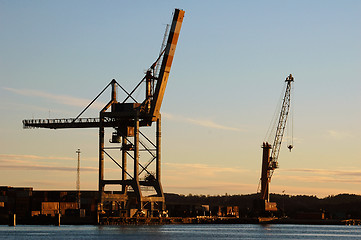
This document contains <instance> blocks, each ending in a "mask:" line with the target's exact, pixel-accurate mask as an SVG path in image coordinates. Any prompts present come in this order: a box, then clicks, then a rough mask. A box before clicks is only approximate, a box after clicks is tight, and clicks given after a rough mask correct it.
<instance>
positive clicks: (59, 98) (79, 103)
mask: <svg viewBox="0 0 361 240" xmlns="http://www.w3.org/2000/svg"><path fill="white" fill-rule="evenodd" d="M3 89H5V90H6V91H9V92H12V93H15V94H18V95H21V96H28V97H38V98H42V99H46V100H50V101H53V102H55V103H58V104H63V105H68V106H74V107H82V108H83V107H85V106H87V105H88V104H89V103H90V101H91V100H89V99H85V98H76V97H72V96H68V95H57V94H53V93H47V92H42V91H38V90H32V89H15V88H8V87H4V88H3ZM104 106H105V103H101V102H94V103H93V104H92V106H91V107H92V108H96V109H101V108H103V107H104Z"/></svg>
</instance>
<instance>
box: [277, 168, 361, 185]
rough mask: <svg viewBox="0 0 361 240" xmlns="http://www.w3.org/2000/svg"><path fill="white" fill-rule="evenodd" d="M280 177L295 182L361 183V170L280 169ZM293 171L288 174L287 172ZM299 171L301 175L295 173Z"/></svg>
mask: <svg viewBox="0 0 361 240" xmlns="http://www.w3.org/2000/svg"><path fill="white" fill-rule="evenodd" d="M279 172H280V173H281V174H282V178H283V179H285V178H287V179H289V180H293V181H297V182H312V183H349V184H361V182H360V181H359V179H360V177H361V170H329V169H308V168H304V169H280V170H279ZM290 172H291V173H293V174H292V175H288V173H290ZM294 173H300V174H301V175H295V174H294Z"/></svg>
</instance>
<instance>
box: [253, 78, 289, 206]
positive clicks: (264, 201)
mask: <svg viewBox="0 0 361 240" xmlns="http://www.w3.org/2000/svg"><path fill="white" fill-rule="evenodd" d="M293 81H294V78H293V76H292V74H290V75H289V76H288V77H287V78H286V80H285V82H286V90H285V94H284V97H283V102H282V107H281V112H280V115H279V118H278V123H277V128H276V134H275V137H274V141H273V144H272V145H271V144H270V143H268V142H263V144H262V148H263V154H262V172H261V180H260V182H261V191H260V199H259V205H258V208H259V209H260V210H261V211H263V212H264V211H277V210H278V209H277V204H276V203H275V202H270V199H269V184H270V182H271V178H272V176H273V173H274V171H275V169H277V168H278V155H279V153H280V148H281V144H282V138H283V135H284V132H285V128H286V123H287V117H288V113H289V110H290V105H291V84H292V82H293ZM287 148H288V149H289V150H290V151H291V150H292V148H293V145H292V144H289V145H288V146H287Z"/></svg>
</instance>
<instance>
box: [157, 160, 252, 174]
mask: <svg viewBox="0 0 361 240" xmlns="http://www.w3.org/2000/svg"><path fill="white" fill-rule="evenodd" d="M164 165H165V166H166V167H170V168H171V169H167V171H176V172H184V173H185V172H186V173H187V174H193V175H194V174H195V176H199V175H205V176H215V175H217V174H219V173H223V174H224V173H225V174H227V173H228V174H230V173H244V172H246V171H247V170H245V169H240V168H237V167H233V168H231V167H220V166H212V165H207V164H197V163H164Z"/></svg>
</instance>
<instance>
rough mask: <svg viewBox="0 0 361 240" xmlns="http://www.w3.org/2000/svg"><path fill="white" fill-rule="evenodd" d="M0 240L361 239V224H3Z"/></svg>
mask: <svg viewBox="0 0 361 240" xmlns="http://www.w3.org/2000/svg"><path fill="white" fill-rule="evenodd" d="M0 239H125V240H126V239H137V240H142V239H160V240H163V239H177V240H178V239H179V240H191V239H206V240H213V239H217V240H219V239H345V240H347V239H361V226H332V225H328V226H316V225H258V224H249V225H248V224H240V225H238V224H227V225H221V224H219V225H218V224H217V225H157V226H60V227H57V226H24V225H18V226H16V227H9V226H0Z"/></svg>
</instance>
